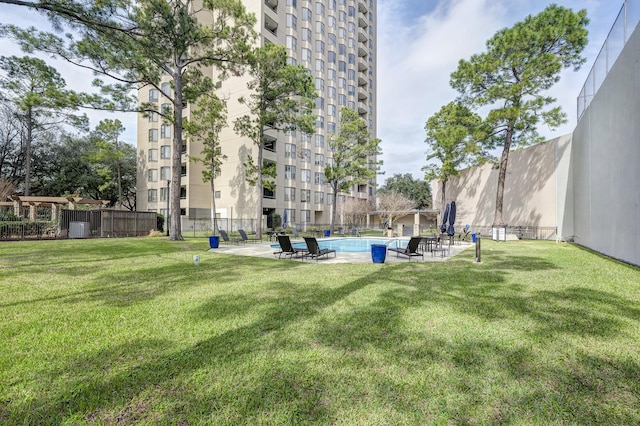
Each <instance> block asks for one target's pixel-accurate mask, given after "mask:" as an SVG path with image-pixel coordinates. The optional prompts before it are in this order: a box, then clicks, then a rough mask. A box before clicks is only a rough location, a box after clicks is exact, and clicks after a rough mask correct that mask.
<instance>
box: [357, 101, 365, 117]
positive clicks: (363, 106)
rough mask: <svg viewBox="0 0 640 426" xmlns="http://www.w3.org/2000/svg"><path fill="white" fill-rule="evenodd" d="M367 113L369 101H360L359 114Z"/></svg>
mask: <svg viewBox="0 0 640 426" xmlns="http://www.w3.org/2000/svg"><path fill="white" fill-rule="evenodd" d="M366 113H367V103H366V102H362V101H360V102H358V114H360V115H365V114H366Z"/></svg>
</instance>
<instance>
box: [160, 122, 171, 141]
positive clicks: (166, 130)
mask: <svg viewBox="0 0 640 426" xmlns="http://www.w3.org/2000/svg"><path fill="white" fill-rule="evenodd" d="M160 137H161V138H163V139H169V138H171V124H163V125H162V126H160Z"/></svg>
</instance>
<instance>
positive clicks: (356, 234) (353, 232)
mask: <svg viewBox="0 0 640 426" xmlns="http://www.w3.org/2000/svg"><path fill="white" fill-rule="evenodd" d="M351 235H353V236H354V237H359V236H360V231H358V228H353V229H352V230H351Z"/></svg>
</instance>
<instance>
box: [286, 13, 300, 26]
mask: <svg viewBox="0 0 640 426" xmlns="http://www.w3.org/2000/svg"><path fill="white" fill-rule="evenodd" d="M287 28H293V29H294V30H295V29H296V28H298V18H296V16H295V15H292V14H290V13H287Z"/></svg>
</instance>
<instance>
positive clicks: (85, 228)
mask: <svg viewBox="0 0 640 426" xmlns="http://www.w3.org/2000/svg"><path fill="white" fill-rule="evenodd" d="M90 235H91V230H90V229H89V222H69V238H89V236H90Z"/></svg>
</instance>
